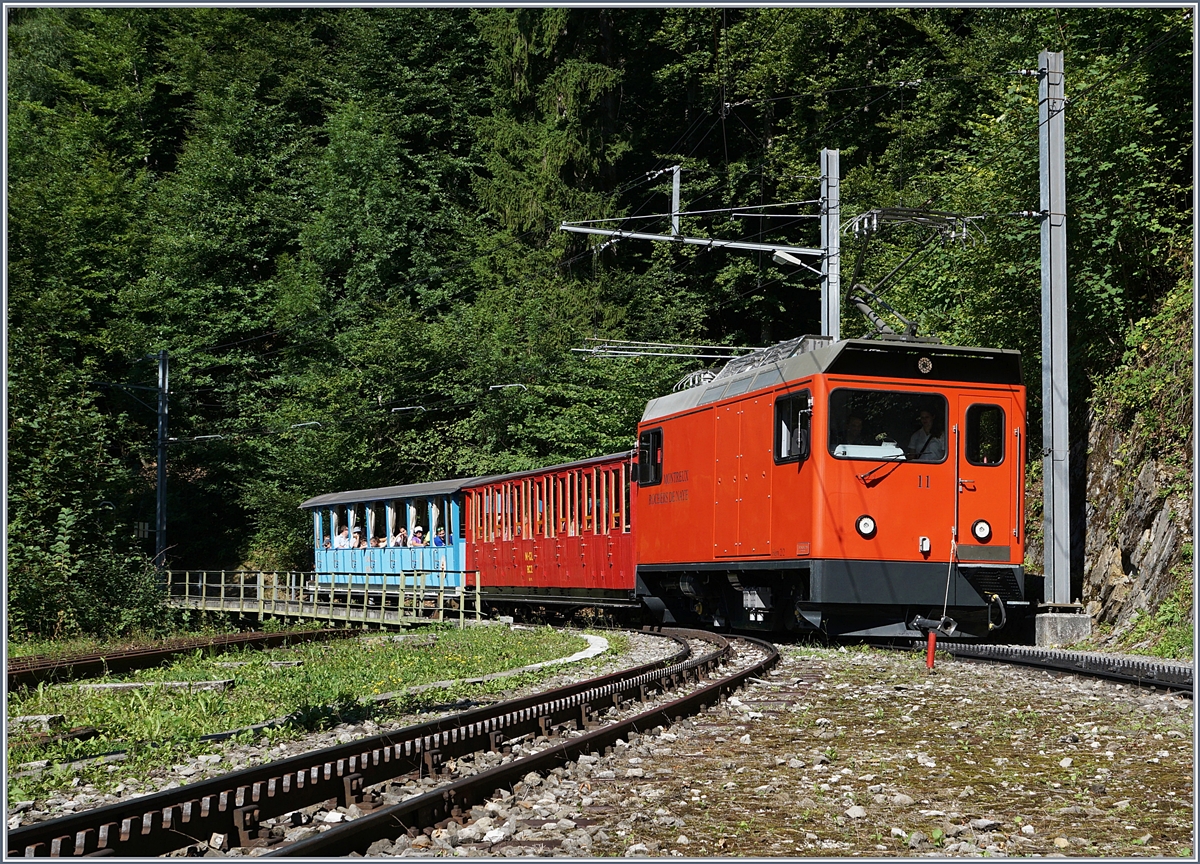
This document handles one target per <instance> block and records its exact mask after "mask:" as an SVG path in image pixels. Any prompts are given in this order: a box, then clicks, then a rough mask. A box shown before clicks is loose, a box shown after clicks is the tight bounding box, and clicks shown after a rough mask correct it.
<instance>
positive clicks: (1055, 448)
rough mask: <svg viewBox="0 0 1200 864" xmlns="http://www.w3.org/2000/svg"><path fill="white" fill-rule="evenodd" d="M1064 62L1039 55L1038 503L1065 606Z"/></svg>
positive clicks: (1050, 591)
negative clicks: (1039, 309) (1039, 488)
mask: <svg viewBox="0 0 1200 864" xmlns="http://www.w3.org/2000/svg"><path fill="white" fill-rule="evenodd" d="M1064 78H1065V76H1064V74H1063V55H1062V52H1061V51H1043V52H1042V53H1041V54H1039V55H1038V129H1039V136H1038V138H1039V150H1040V157H1041V158H1040V161H1041V204H1042V500H1043V503H1044V511H1043V516H1042V525H1043V533H1044V541H1043V552H1042V555H1043V562H1044V565H1045V573H1046V589H1047V590H1046V594H1047V599H1048V600H1049V601H1050V602H1051V603H1053V604H1067V603H1070V602H1071V510H1070V461H1069V457H1070V440H1069V437H1068V434H1067V423H1068V417H1067V405H1068V403H1067V180H1066V155H1065V154H1066V147H1065V145H1064V133H1065V127H1066V124H1065V122H1064V112H1065V110H1066V99H1065V92H1064V90H1065V87H1064Z"/></svg>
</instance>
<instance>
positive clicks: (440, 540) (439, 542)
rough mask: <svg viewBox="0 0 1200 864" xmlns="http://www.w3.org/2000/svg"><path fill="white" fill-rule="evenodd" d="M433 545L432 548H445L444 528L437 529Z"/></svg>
mask: <svg viewBox="0 0 1200 864" xmlns="http://www.w3.org/2000/svg"><path fill="white" fill-rule="evenodd" d="M433 545H434V546H445V545H446V529H445V528H439V529H437V531H436V532H435V533H434V535H433Z"/></svg>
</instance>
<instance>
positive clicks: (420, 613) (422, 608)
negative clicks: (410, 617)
mask: <svg viewBox="0 0 1200 864" xmlns="http://www.w3.org/2000/svg"><path fill="white" fill-rule="evenodd" d="M417 610H418V611H417V617H418V618H424V617H425V571H424V570H422V571H421V603H420V605H419V606H418V607H417Z"/></svg>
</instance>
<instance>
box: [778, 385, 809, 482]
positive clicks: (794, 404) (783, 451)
mask: <svg viewBox="0 0 1200 864" xmlns="http://www.w3.org/2000/svg"><path fill="white" fill-rule="evenodd" d="M811 419H812V393H811V392H809V391H808V390H801V391H800V392H799V393H796V394H794V395H791V396H781V397H779V398H778V399H776V400H775V463H776V464H783V463H784V462H800V461H802V460H804V459H807V458H808V450H809V440H810V435H811V430H812V424H811V422H810V421H811Z"/></svg>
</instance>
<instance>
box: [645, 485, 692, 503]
mask: <svg viewBox="0 0 1200 864" xmlns="http://www.w3.org/2000/svg"><path fill="white" fill-rule="evenodd" d="M688 491H689V490H687V489H679V490H677V491H675V492H655V493H654V494H652V495H651V496H650V497H649V499H648V500H647V503H648V504H675V503H676V502H679V501H687V500H688Z"/></svg>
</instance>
